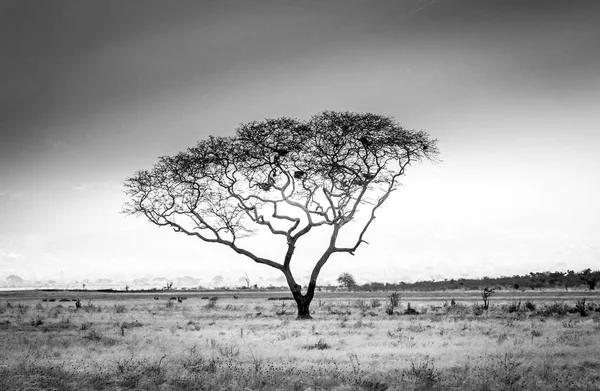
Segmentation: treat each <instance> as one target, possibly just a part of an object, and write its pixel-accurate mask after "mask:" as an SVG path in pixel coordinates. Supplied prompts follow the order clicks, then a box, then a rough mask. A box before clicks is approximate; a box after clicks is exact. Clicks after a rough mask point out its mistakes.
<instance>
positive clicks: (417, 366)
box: [402, 357, 440, 390]
mask: <svg viewBox="0 0 600 391" xmlns="http://www.w3.org/2000/svg"><path fill="white" fill-rule="evenodd" d="M402 377H404V378H406V379H407V380H409V381H412V382H414V383H415V386H416V387H415V388H416V389H420V390H431V389H432V388H434V386H435V385H436V383H437V382H438V380H439V377H440V374H439V372H438V371H437V370H436V369H435V365H434V363H433V359H430V358H429V357H425V360H424V361H421V362H416V361H414V360H411V362H410V366H409V367H408V368H407V369H405V370H404V371H402Z"/></svg>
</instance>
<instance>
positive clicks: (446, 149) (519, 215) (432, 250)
mask: <svg viewBox="0 0 600 391" xmlns="http://www.w3.org/2000/svg"><path fill="white" fill-rule="evenodd" d="M599 20H600V2H598V1H566V0H565V1H527V0H514V1H513V0H498V1H487V0H468V1H467V0H465V1H460V0H443V1H442V0H438V1H367V0H364V1H348V0H345V1H341V0H340V1H291V0H290V1H281V0H278V1H258V0H256V1H188V2H184V1H178V2H176V3H175V2H166V1H146V0H145V1H120V0H119V1H106V0H103V1H99V0H98V1H85V0H73V1H65V0H61V1H53V2H46V1H26V0H14V1H5V0H2V1H0V86H1V88H0V131H1V138H0V282H5V279H6V277H7V276H9V275H12V274H15V275H18V276H20V277H22V278H24V279H27V280H31V281H36V280H38V281H41V280H49V279H50V280H54V281H56V282H60V281H63V283H66V282H67V281H80V282H81V281H83V280H88V281H97V280H98V279H101V278H105V279H111V280H112V282H113V283H115V284H121V283H123V282H127V281H133V279H136V278H138V279H139V278H146V279H148V280H150V281H151V280H152V279H154V278H157V277H165V278H169V279H174V278H176V277H181V276H190V277H193V278H194V279H196V280H198V281H199V282H201V283H204V284H210V282H211V281H212V279H213V277H214V276H223V278H224V280H225V281H229V282H230V283H235V284H239V283H238V282H237V281H238V279H239V277H241V276H243V275H244V273H248V275H249V276H250V278H251V280H252V283H259V284H264V285H267V284H268V283H275V284H276V283H278V281H277V280H276V278H277V277H279V274H278V272H277V271H275V270H271V269H270V268H268V267H265V266H260V265H255V264H254V263H252V262H251V261H249V260H247V259H245V258H243V257H240V256H237V255H234V253H233V252H232V251H230V250H229V249H227V248H224V247H223V248H221V247H220V246H218V245H209V244H205V243H203V242H200V241H198V240H194V239H192V238H189V237H186V236H184V235H181V234H176V233H174V232H173V231H171V230H168V229H159V228H157V227H155V226H153V225H152V224H150V223H149V222H147V221H144V220H143V219H142V218H134V217H127V216H125V215H122V214H120V213H119V211H120V209H121V207H122V203H123V201H124V200H125V196H124V194H123V188H122V183H123V181H124V179H125V178H126V177H127V176H129V175H131V174H133V173H134V172H135V171H136V170H138V169H142V168H149V167H150V166H151V165H152V164H153V162H155V161H156V158H157V157H158V156H160V155H170V154H174V153H176V152H177V151H179V150H183V149H185V148H187V147H188V146H191V145H193V144H194V143H195V142H196V141H198V140H200V139H203V138H206V137H207V136H208V135H210V134H213V135H231V134H233V133H234V130H235V128H236V126H237V125H238V124H239V123H243V122H247V121H251V120H260V119H263V118H265V117H278V116H290V117H297V118H300V119H308V118H309V117H310V116H311V115H312V114H315V113H317V112H319V111H322V110H351V111H361V112H367V111H369V112H374V113H379V114H386V115H392V116H394V117H396V118H397V119H398V120H399V121H400V122H401V123H402V124H403V125H404V126H406V127H408V128H414V129H424V130H426V131H428V132H429V133H430V134H431V135H432V136H433V137H435V138H438V139H439V147H440V150H441V158H442V160H443V163H441V164H439V165H431V164H426V165H420V166H413V167H411V169H410V170H408V172H407V177H406V180H405V182H404V183H405V186H404V187H403V188H402V189H400V190H399V191H398V192H396V193H395V194H394V195H393V196H392V197H391V198H390V199H389V200H388V201H387V204H386V205H385V208H384V209H383V211H382V212H381V213H380V214H379V217H378V218H377V219H376V221H375V224H374V225H373V226H372V228H371V229H370V231H369V233H368V235H367V238H366V239H367V240H368V241H369V243H370V245H368V246H364V247H361V248H360V250H359V251H358V252H357V254H356V256H355V257H351V256H339V257H335V258H333V259H331V260H330V262H329V263H328V264H327V265H326V266H325V268H324V269H323V271H322V277H321V280H320V282H322V283H326V282H328V281H332V280H333V279H335V277H336V276H337V275H338V274H339V273H341V272H342V271H348V272H351V273H353V274H354V275H355V277H356V278H357V280H358V282H365V281H400V280H405V281H412V280H418V279H431V278H435V279H441V278H444V277H448V278H452V277H454V278H457V277H461V276H463V277H465V276H470V277H478V276H484V275H490V276H495V275H512V274H516V273H525V272H529V271H544V270H566V269H575V270H580V269H583V268H587V267H591V268H595V269H597V268H598V266H599V265H600V206H599V202H598V200H599V193H600V180H599V179H598V178H599V177H600V175H599V174H598V168H599V167H600V153H599V151H600V129H599V124H600V71H599V70H600V45H599V44H598V43H599V42H600V23H598V21H599ZM300 245H305V246H310V243H306V242H304V243H301V244H300ZM309 258H310V257H308V258H307V259H304V260H297V262H299V261H302V262H299V264H297V266H296V268H295V270H297V271H296V274H298V277H299V278H298V279H299V282H301V283H303V284H305V283H307V279H306V275H307V274H308V270H309V268H310V267H312V265H313V264H314V259H309ZM303 276H304V278H303ZM196 282H197V281H196ZM105 283H108V282H107V281H105ZM157 284H159V282H157Z"/></svg>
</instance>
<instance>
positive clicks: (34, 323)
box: [29, 315, 44, 327]
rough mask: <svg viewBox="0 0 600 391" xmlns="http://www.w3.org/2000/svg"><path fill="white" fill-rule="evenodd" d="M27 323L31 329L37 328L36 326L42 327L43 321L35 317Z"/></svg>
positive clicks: (37, 316)
mask: <svg viewBox="0 0 600 391" xmlns="http://www.w3.org/2000/svg"><path fill="white" fill-rule="evenodd" d="M29 323H30V324H31V325H32V326H33V327H37V326H41V325H43V324H44V320H43V319H42V318H41V317H40V316H39V315H36V316H35V317H33V318H31V321H30V322H29Z"/></svg>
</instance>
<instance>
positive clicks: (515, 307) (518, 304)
mask: <svg viewBox="0 0 600 391" xmlns="http://www.w3.org/2000/svg"><path fill="white" fill-rule="evenodd" d="M506 310H507V311H508V313H509V314H512V313H513V312H519V311H520V310H521V299H519V301H518V302H516V303H515V302H514V301H513V302H512V303H510V304H509V305H508V307H507V308H506Z"/></svg>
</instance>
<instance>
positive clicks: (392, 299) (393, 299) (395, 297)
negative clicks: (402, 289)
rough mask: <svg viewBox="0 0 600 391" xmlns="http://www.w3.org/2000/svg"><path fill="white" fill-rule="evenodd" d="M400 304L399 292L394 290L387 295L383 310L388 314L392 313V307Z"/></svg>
mask: <svg viewBox="0 0 600 391" xmlns="http://www.w3.org/2000/svg"><path fill="white" fill-rule="evenodd" d="M399 305H400V293H398V292H394V293H392V294H391V295H389V296H388V305H387V307H386V309H385V312H386V313H387V314H388V315H394V308H395V307H398V306H399Z"/></svg>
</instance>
